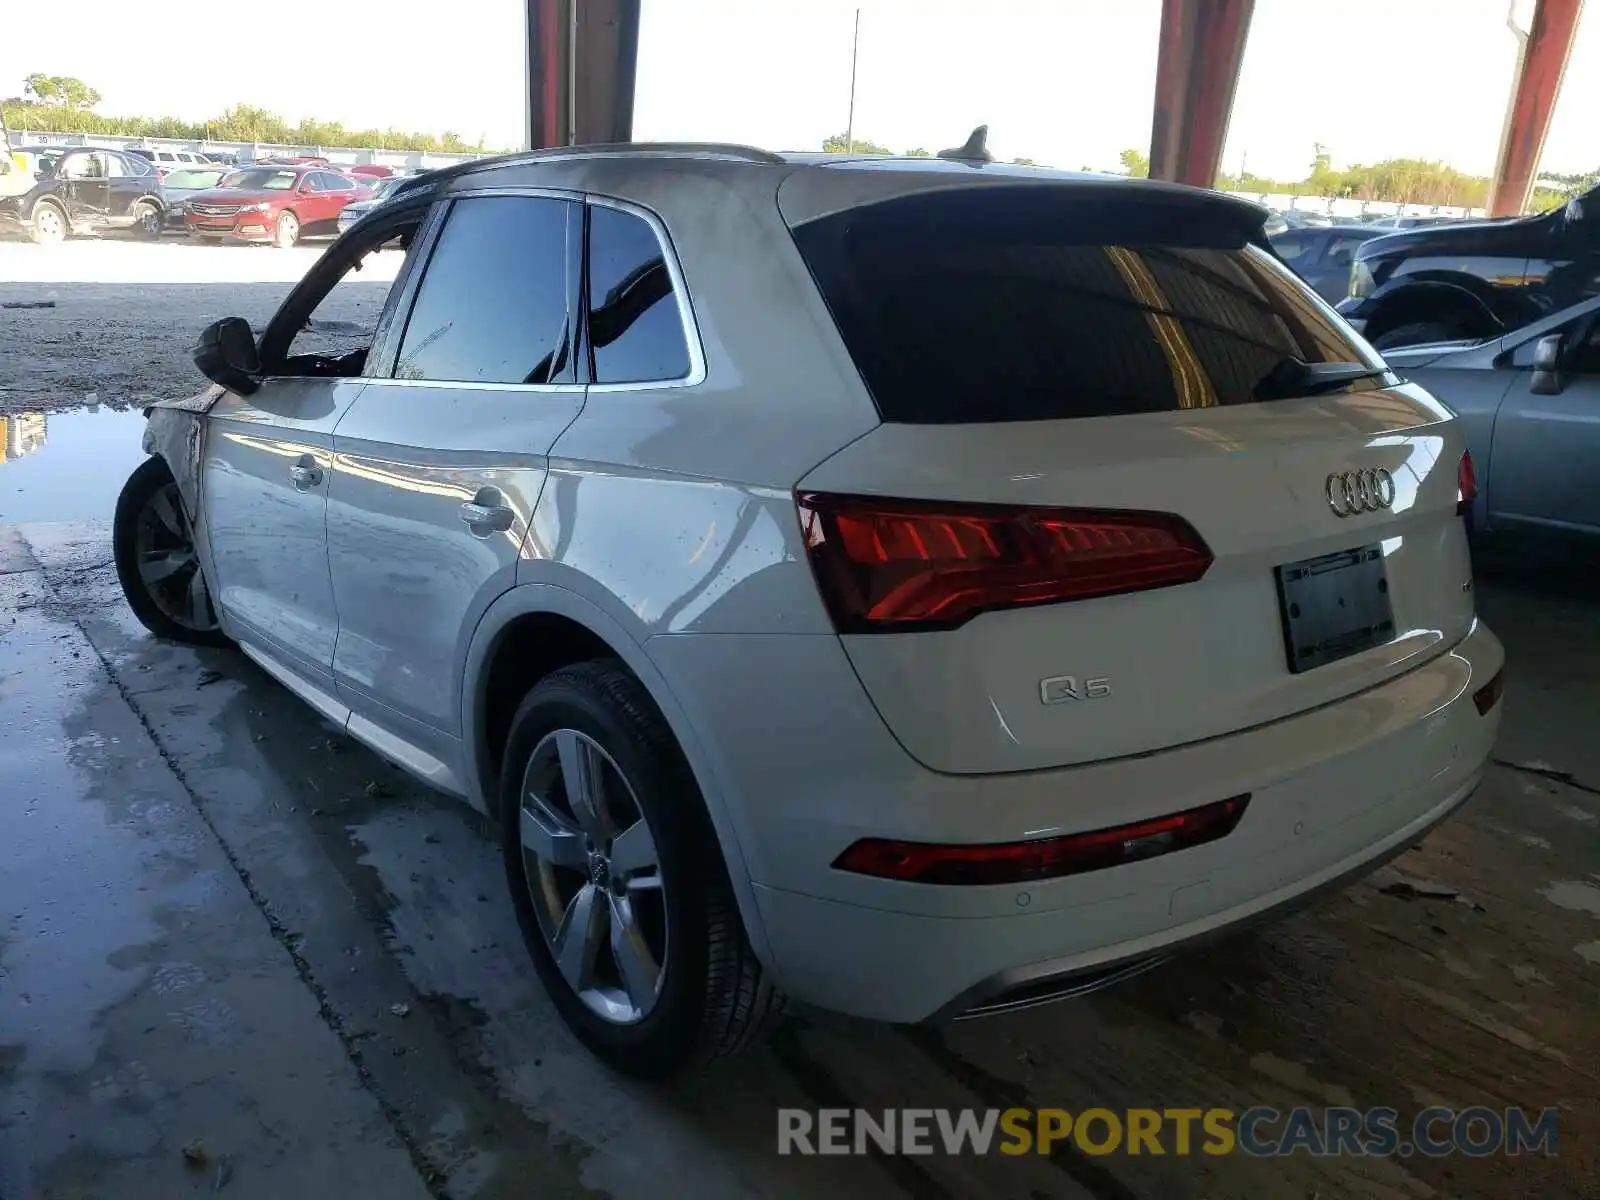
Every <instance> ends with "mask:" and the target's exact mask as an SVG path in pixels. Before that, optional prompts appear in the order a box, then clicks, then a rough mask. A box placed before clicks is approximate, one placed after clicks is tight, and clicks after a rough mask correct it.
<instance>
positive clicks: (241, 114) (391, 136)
mask: <svg viewBox="0 0 1600 1200" xmlns="http://www.w3.org/2000/svg"><path fill="white" fill-rule="evenodd" d="M99 102H100V93H99V92H98V91H96V90H95V89H94V88H92V87H90V86H89V85H88V84H87V83H85V82H84V81H83V80H81V79H77V78H74V77H72V76H69V75H45V74H43V73H40V72H35V73H34V74H31V75H29V76H27V77H26V78H25V79H24V80H23V89H22V95H20V96H12V97H11V98H10V99H7V100H5V101H0V107H3V112H4V115H5V119H6V123H7V124H8V125H9V126H10V127H11V128H13V129H36V130H40V131H42V132H49V133H83V134H92V133H101V134H113V135H119V136H123V137H160V138H182V139H185V140H190V141H215V142H266V143H269V144H273V145H280V146H362V147H368V146H370V147H374V148H376V149H380V150H422V151H428V150H433V151H441V152H445V153H455V154H470V153H482V152H484V144H483V138H482V137H481V136H480V137H479V138H478V140H477V142H476V143H469V142H467V141H466V139H464V138H463V137H462V136H461V135H460V134H458V133H455V132H453V131H449V130H447V131H445V132H444V133H441V134H432V133H415V132H412V133H408V132H404V131H401V130H395V129H348V128H346V127H345V126H344V125H343V124H341V123H340V122H338V121H322V120H316V119H312V118H305V119H302V120H300V121H298V122H296V123H295V124H292V125H291V124H290V123H289V122H288V121H286V120H284V119H283V118H282V117H280V116H278V115H277V114H276V113H273V112H269V111H268V110H266V109H264V108H256V107H254V106H252V105H248V104H239V105H234V106H233V107H231V108H225V109H223V110H222V112H221V114H219V115H218V116H216V117H213V118H211V119H210V120H206V121H185V120H182V119H180V118H178V117H112V116H106V115H104V114H102V113H97V112H95V111H94V108H95V105H96V104H98V103H99ZM822 149H823V150H824V151H825V152H827V153H829V154H843V153H846V152H851V153H855V154H881V155H889V154H893V153H894V151H892V150H890V149H888V148H887V147H886V146H881V145H879V144H878V143H877V142H874V141H872V140H871V139H870V138H859V137H854V136H846V135H845V134H843V133H836V134H834V135H833V136H832V137H829V138H826V139H824V140H823V143H822ZM905 153H906V155H908V156H909V157H912V158H931V157H933V152H932V151H930V150H927V149H925V148H924V147H921V146H917V147H914V148H912V149H910V150H907V151H905ZM1011 161H1012V162H1013V163H1016V164H1018V165H1021V166H1030V167H1031V166H1042V165H1043V164H1041V163H1036V162H1035V161H1034V160H1033V159H1031V158H1015V159H1012V160H1011ZM1118 161H1119V166H1120V168H1121V171H1122V173H1123V174H1124V175H1132V176H1145V175H1148V174H1149V173H1150V160H1149V158H1148V157H1147V156H1146V155H1145V153H1144V152H1143V151H1142V150H1137V149H1128V150H1124V151H1122V153H1121V154H1120V155H1118ZM1081 169H1082V170H1085V171H1092V170H1095V169H1096V168H1094V167H1090V166H1087V165H1086V166H1084V167H1082V168H1081ZM1596 183H1600V171H1590V172H1587V173H1579V174H1573V175H1555V174H1548V173H1547V174H1544V175H1541V176H1540V186H1539V187H1538V188H1536V189H1535V190H1534V193H1533V201H1532V205H1533V207H1534V208H1535V209H1547V208H1554V207H1555V206H1557V205H1559V204H1564V203H1565V202H1566V201H1567V200H1569V199H1570V198H1571V197H1573V196H1575V195H1577V194H1579V193H1580V192H1583V191H1586V190H1587V189H1588V188H1591V187H1593V186H1594V185H1595V184H1596ZM1216 186H1217V187H1218V188H1221V189H1222V190H1223V191H1229V192H1257V193H1273V194H1287V195H1291V196H1322V197H1327V198H1330V199H1349V200H1381V201H1390V202H1395V203H1402V204H1428V205H1434V204H1448V205H1459V206H1461V207H1463V208H1482V207H1483V206H1484V204H1485V203H1486V202H1487V200H1488V195H1489V179H1488V177H1487V176H1483V175H1469V174H1466V173H1465V172H1463V171H1457V170H1456V169H1455V168H1454V167H1450V166H1447V165H1446V164H1444V163H1442V162H1435V161H1430V160H1427V159H1417V158H1390V159H1385V160H1384V161H1382V162H1378V163H1373V164H1371V165H1370V166H1369V165H1364V164H1359V163H1358V164H1356V165H1355V166H1351V167H1345V168H1342V169H1338V168H1335V167H1334V165H1333V157H1332V155H1331V154H1330V153H1329V152H1328V148H1327V147H1326V146H1323V145H1321V144H1320V143H1318V144H1316V145H1314V146H1313V147H1312V159H1311V164H1310V168H1309V170H1308V172H1307V174H1306V177H1305V178H1304V179H1272V178H1269V177H1267V176H1264V175H1256V174H1252V173H1250V172H1248V171H1241V172H1240V173H1239V174H1236V175H1234V174H1227V173H1223V174H1222V175H1219V176H1218V177H1217V182H1216Z"/></svg>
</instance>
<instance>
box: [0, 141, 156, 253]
mask: <svg viewBox="0 0 1600 1200" xmlns="http://www.w3.org/2000/svg"><path fill="white" fill-rule="evenodd" d="M21 150H22V151H23V152H24V153H26V154H29V155H31V156H36V161H37V163H38V165H39V169H38V170H37V172H36V173H35V175H34V180H35V182H34V185H33V187H32V188H30V189H29V190H28V191H26V192H24V193H23V194H22V195H20V196H10V197H6V198H4V199H0V224H4V225H11V226H13V227H15V226H21V227H22V229H24V230H25V231H26V232H27V233H28V235H29V236H30V237H32V238H33V240H34V241H35V242H38V243H39V244H41V245H47V246H48V245H54V244H55V243H57V242H63V241H65V240H66V239H67V238H68V237H70V236H72V235H73V234H82V233H97V232H102V231H104V230H108V229H125V230H128V231H130V232H132V233H133V234H135V235H136V236H138V237H146V238H152V239H153V238H158V237H160V236H161V226H162V222H163V220H164V215H163V214H164V213H165V212H166V207H167V205H166V198H165V195H164V194H163V192H162V191H161V179H160V177H159V176H158V175H157V174H156V169H155V167H153V166H151V165H150V164H149V163H148V162H146V161H145V160H144V159H142V158H139V157H137V156H135V155H132V154H124V153H122V152H121V151H118V150H101V149H96V148H94V147H92V146H72V147H68V148H66V149H62V148H60V147H56V146H48V147H35V146H23V147H21Z"/></svg>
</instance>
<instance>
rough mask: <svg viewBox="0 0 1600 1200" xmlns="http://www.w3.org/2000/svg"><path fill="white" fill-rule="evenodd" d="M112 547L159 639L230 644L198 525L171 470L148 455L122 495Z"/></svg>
mask: <svg viewBox="0 0 1600 1200" xmlns="http://www.w3.org/2000/svg"><path fill="white" fill-rule="evenodd" d="M111 551H112V557H113V558H114V559H115V560H116V564H117V579H118V580H119V581H120V582H121V584H122V594H123V595H124V596H126V597H127V599H128V607H129V608H131V609H133V615H134V616H136V617H138V618H139V623H140V624H141V625H143V626H144V627H145V628H146V629H148V630H149V631H150V632H151V633H153V634H155V635H156V636H157V637H159V638H166V639H167V640H169V641H174V642H188V643H189V644H191V645H195V646H226V645H227V644H228V638H227V636H226V635H225V634H224V633H223V632H222V628H221V626H220V625H219V623H218V621H217V614H216V611H215V609H213V607H212V605H211V592H210V589H209V588H208V587H207V585H206V577H205V573H204V572H203V571H202V570H201V567H200V556H199V554H198V552H197V550H196V548H195V537H194V529H193V527H192V526H191V525H190V523H189V515H188V513H187V512H185V511H184V507H183V496H182V495H181V494H180V493H179V491H178V485H177V482H176V481H175V480H174V479H173V478H172V472H171V471H170V470H168V468H167V464H166V462H165V461H164V460H162V459H160V458H155V457H151V458H147V459H146V460H145V461H144V462H143V463H141V464H140V465H139V468H138V470H136V471H134V473H133V474H132V475H130V476H129V477H128V482H127V483H126V484H124V485H123V488H122V494H121V495H120V496H118V497H117V511H116V516H115V518H114V519H113V523H112V527H111Z"/></svg>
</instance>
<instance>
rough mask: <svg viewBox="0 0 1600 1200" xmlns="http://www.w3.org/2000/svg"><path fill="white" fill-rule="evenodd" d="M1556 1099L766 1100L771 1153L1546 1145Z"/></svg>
mask: <svg viewBox="0 0 1600 1200" xmlns="http://www.w3.org/2000/svg"><path fill="white" fill-rule="evenodd" d="M1556 1134H1557V1110H1556V1109H1554V1108H1546V1109H1543V1110H1542V1111H1540V1112H1537V1113H1534V1112H1532V1111H1530V1110H1528V1109H1522V1108H1506V1109H1497V1108H1487V1107H1476V1108H1462V1109H1453V1108H1426V1109H1423V1110H1422V1111H1421V1112H1419V1113H1418V1114H1417V1115H1416V1116H1415V1117H1414V1118H1412V1119H1411V1120H1410V1121H1405V1120H1403V1119H1402V1118H1401V1116H1400V1113H1399V1112H1398V1110H1396V1109H1392V1108H1368V1109H1357V1108H1328V1109H1311V1108H1303V1107H1302V1108H1291V1109H1288V1110H1281V1109H1276V1108H1267V1107H1259V1108H1247V1109H1245V1110H1243V1111H1242V1112H1236V1111H1235V1110H1233V1109H1230V1108H1205V1109H1202V1108H1131V1109H1125V1110H1122V1111H1113V1110H1111V1109H1108V1108H1087V1109H1083V1110H1081V1111H1079V1112H1071V1111H1069V1110H1067V1109H1064V1108H1038V1109H1033V1108H1008V1109H997V1108H989V1109H971V1108H967V1109H950V1108H901V1109H881V1110H867V1109H851V1108H824V1109H820V1110H816V1111H812V1110H810V1109H801V1108H783V1109H779V1110H778V1153H779V1154H840V1155H844V1154H872V1153H878V1154H937V1153H940V1152H942V1153H944V1154H949V1155H959V1154H978V1155H981V1154H991V1153H994V1152H996V1151H998V1152H999V1153H1001V1154H1013V1155H1016V1154H1049V1153H1050V1152H1051V1150H1053V1149H1055V1148H1057V1147H1061V1148H1066V1147H1068V1146H1071V1147H1072V1148H1074V1149H1076V1150H1079V1151H1081V1152H1082V1153H1084V1154H1094V1155H1105V1154H1119V1153H1120V1154H1161V1155H1165V1154H1172V1155H1186V1154H1210V1155H1225V1154H1248V1155H1251V1156H1254V1157H1273V1156H1281V1155H1289V1154H1307V1155H1311V1156H1313V1157H1335V1156H1347V1155H1348V1156H1355V1157H1378V1158H1388V1157H1392V1156H1399V1157H1402V1158H1407V1157H1410V1156H1412V1155H1422V1156H1424V1157H1428V1158H1442V1157H1445V1156H1447V1155H1452V1154H1464V1155H1468V1156H1470V1157H1484V1156H1487V1155H1492V1154H1546V1155H1554V1154H1555V1153H1556Z"/></svg>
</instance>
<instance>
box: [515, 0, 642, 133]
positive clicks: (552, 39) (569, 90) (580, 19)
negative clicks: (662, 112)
mask: <svg viewBox="0 0 1600 1200" xmlns="http://www.w3.org/2000/svg"><path fill="white" fill-rule="evenodd" d="M524 5H525V10H526V12H527V68H528V77H527V97H528V102H527V118H526V128H527V138H528V145H529V146H530V147H532V148H534V149H538V148H541V147H546V146H566V145H586V144H591V143H595V142H625V141H628V140H629V139H630V138H631V137H632V136H633V88H634V75H635V68H636V64H637V61H638V52H639V6H640V0H524Z"/></svg>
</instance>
